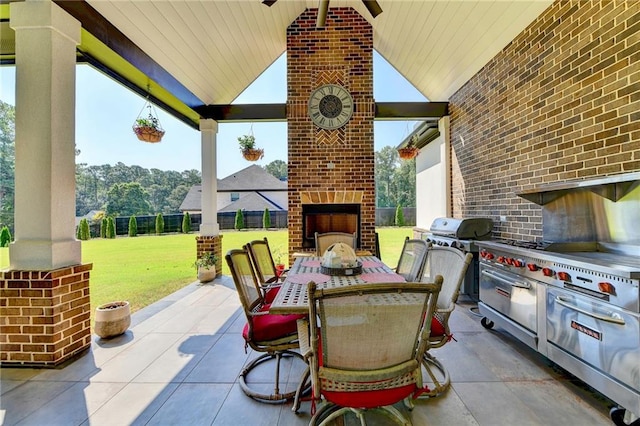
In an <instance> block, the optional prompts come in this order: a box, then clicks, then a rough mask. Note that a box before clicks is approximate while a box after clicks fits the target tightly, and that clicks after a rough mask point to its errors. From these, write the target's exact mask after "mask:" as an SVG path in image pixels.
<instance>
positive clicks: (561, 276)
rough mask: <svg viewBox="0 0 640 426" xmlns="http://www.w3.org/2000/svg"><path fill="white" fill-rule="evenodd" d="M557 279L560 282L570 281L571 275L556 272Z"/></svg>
mask: <svg viewBox="0 0 640 426" xmlns="http://www.w3.org/2000/svg"><path fill="white" fill-rule="evenodd" d="M558 279H559V280H562V281H571V275H569V274H567V273H566V272H558Z"/></svg>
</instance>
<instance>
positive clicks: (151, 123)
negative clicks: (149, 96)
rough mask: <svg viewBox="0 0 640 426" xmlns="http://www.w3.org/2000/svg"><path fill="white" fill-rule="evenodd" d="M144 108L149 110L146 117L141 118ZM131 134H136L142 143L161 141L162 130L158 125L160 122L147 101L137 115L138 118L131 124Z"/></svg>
mask: <svg viewBox="0 0 640 426" xmlns="http://www.w3.org/2000/svg"><path fill="white" fill-rule="evenodd" d="M145 108H148V109H149V113H148V115H147V116H146V117H142V115H141V114H142V111H144V109H145ZM132 129H133V133H135V134H136V136H137V137H138V139H139V140H141V141H143V142H149V143H157V142H160V141H161V140H162V137H163V136H164V130H163V129H162V126H161V125H160V120H158V114H157V113H156V111H155V108H153V105H151V103H150V102H149V101H148V100H147V101H146V102H145V104H144V106H143V107H142V110H141V111H140V114H138V118H136V121H135V122H134V123H133V126H132Z"/></svg>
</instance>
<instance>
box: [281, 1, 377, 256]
mask: <svg viewBox="0 0 640 426" xmlns="http://www.w3.org/2000/svg"><path fill="white" fill-rule="evenodd" d="M316 13H317V9H307V10H306V11H305V12H303V13H302V14H301V15H300V16H299V17H298V18H297V19H296V20H295V21H294V22H293V23H292V24H291V25H290V26H289V28H288V29H287V67H288V69H287V92H288V96H287V98H288V100H287V124H288V127H287V128H288V150H289V158H288V167H289V170H288V184H289V208H288V210H289V214H288V225H289V250H290V251H291V252H294V251H300V250H301V249H302V206H301V201H300V193H301V191H314V190H327V191H341V190H349V191H360V192H361V193H362V194H363V195H362V204H361V210H360V212H361V221H362V227H361V230H360V231H361V232H360V237H361V246H362V248H363V249H366V250H371V251H373V250H374V246H375V234H374V233H375V186H374V164H375V162H374V146H373V118H374V113H375V110H374V108H375V104H374V100H373V29H372V27H371V25H370V24H369V23H368V22H367V21H366V20H365V19H364V18H363V17H362V16H360V15H359V14H358V13H357V12H356V11H355V10H354V9H352V8H330V9H329V12H328V15H327V20H326V26H325V28H323V29H318V28H316V27H315V24H316ZM322 84H339V85H342V86H344V87H345V88H347V89H348V90H349V92H350V93H351V96H352V97H353V100H354V104H355V107H354V114H353V116H352V118H351V120H350V121H349V123H347V124H346V125H345V126H344V127H342V128H339V129H336V130H331V131H327V130H322V129H319V128H318V127H316V126H314V125H313V123H312V122H311V119H310V118H309V116H308V114H307V103H308V101H309V95H310V94H311V92H312V91H313V90H314V89H316V88H317V87H318V86H320V85H322Z"/></svg>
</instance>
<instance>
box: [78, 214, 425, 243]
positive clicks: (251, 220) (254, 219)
mask: <svg viewBox="0 0 640 426" xmlns="http://www.w3.org/2000/svg"><path fill="white" fill-rule="evenodd" d="M402 212H403V214H404V220H405V225H407V226H413V225H415V224H416V209H415V207H405V208H403V209H402ZM242 214H243V217H244V227H245V228H253V229H256V228H258V229H259V228H262V215H263V214H264V212H263V211H245V212H243V213H242ZM269 214H270V215H271V227H272V228H278V229H284V228H286V227H287V212H286V211H273V212H269ZM183 216H184V215H183V214H181V213H180V214H166V215H162V218H163V219H164V232H168V233H171V232H181V231H182V218H183ZM189 216H190V217H191V231H192V232H198V230H199V229H200V223H201V222H202V215H201V214H192V215H189ZM395 216H396V209H395V208H394V207H381V208H377V209H376V226H393V225H395ZM136 222H137V224H138V234H141V235H144V234H155V232H156V216H155V215H148V216H136ZM235 224H236V212H223V213H218V225H219V226H220V229H234V228H235ZM115 225H116V235H127V234H128V233H129V216H121V217H116V219H115ZM90 231H91V236H92V237H99V236H100V224H99V223H95V224H91V225H90Z"/></svg>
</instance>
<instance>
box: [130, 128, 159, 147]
mask: <svg viewBox="0 0 640 426" xmlns="http://www.w3.org/2000/svg"><path fill="white" fill-rule="evenodd" d="M133 131H134V133H135V134H136V136H137V137H138V139H139V140H141V141H143V142H150V143H157V142H160V141H161V140H162V137H163V136H164V130H158V129H154V128H153V127H150V126H135V125H134V126H133Z"/></svg>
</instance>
